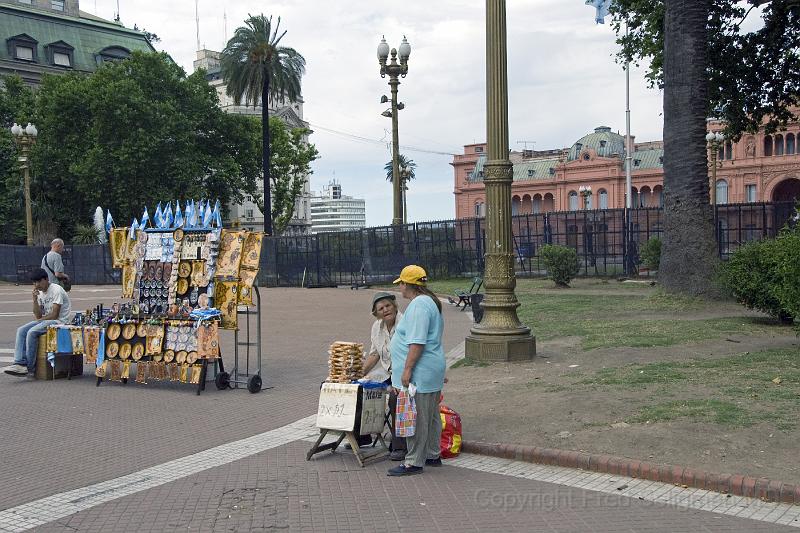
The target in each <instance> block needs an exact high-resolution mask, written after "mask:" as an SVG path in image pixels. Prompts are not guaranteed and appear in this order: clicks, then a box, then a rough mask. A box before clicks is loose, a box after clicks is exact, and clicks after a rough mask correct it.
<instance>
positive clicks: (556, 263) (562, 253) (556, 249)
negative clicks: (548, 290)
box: [539, 244, 579, 287]
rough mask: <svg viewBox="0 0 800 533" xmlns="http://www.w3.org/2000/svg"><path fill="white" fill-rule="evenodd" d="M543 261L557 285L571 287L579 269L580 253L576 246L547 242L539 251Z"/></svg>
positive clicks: (548, 273)
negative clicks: (570, 283) (571, 282)
mask: <svg viewBox="0 0 800 533" xmlns="http://www.w3.org/2000/svg"><path fill="white" fill-rule="evenodd" d="M539 256H540V257H541V258H542V263H543V264H544V267H545V268H546V269H547V275H548V276H550V279H552V280H553V281H554V282H555V284H556V286H558V287H569V282H570V281H572V278H574V277H575V276H576V275H577V274H578V271H579V268H578V253H577V252H576V251H575V249H574V248H570V247H569V246H562V245H560V244H545V245H544V246H542V249H541V251H540V253H539Z"/></svg>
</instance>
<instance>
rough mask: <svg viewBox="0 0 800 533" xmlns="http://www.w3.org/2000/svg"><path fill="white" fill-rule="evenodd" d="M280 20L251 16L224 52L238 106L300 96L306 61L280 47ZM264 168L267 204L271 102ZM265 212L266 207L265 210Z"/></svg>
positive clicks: (268, 228) (264, 114) (265, 116)
mask: <svg viewBox="0 0 800 533" xmlns="http://www.w3.org/2000/svg"><path fill="white" fill-rule="evenodd" d="M280 25H281V19H280V17H278V21H277V23H276V24H275V25H274V26H273V25H272V17H269V18H268V17H266V16H264V15H263V14H262V15H257V16H252V15H251V16H250V17H249V18H248V19H247V20H245V25H244V26H241V27H239V28H237V29H236V33H235V34H234V36H233V37H232V38H231V39H230V40H229V41H228V44H227V45H226V46H225V49H224V50H223V51H222V60H221V66H222V76H223V78H224V80H225V84H226V85H227V94H228V96H231V97H233V100H234V102H235V103H236V105H241V103H242V102H246V103H247V104H249V105H252V106H253V107H256V106H257V105H259V104H260V103H261V102H265V103H269V102H270V100H272V101H279V102H284V101H285V100H289V101H290V102H296V101H297V100H298V99H299V98H300V80H301V78H302V77H303V74H304V73H305V66H306V60H305V59H304V58H303V56H302V55H300V54H299V53H298V52H297V51H296V50H295V49H293V48H289V47H286V46H280V44H279V43H280V41H281V39H283V36H284V35H286V31H284V32H283V33H279V32H280ZM261 124H262V127H261V132H262V148H263V151H262V168H263V171H264V200H263V204H264V205H270V204H271V194H270V193H271V191H270V187H269V184H270V183H271V181H272V180H271V179H270V167H271V165H270V157H271V154H270V146H271V143H270V129H271V127H270V125H269V105H262V106H261ZM262 212H264V211H263V209H262ZM264 214H265V216H264V231H265V232H266V233H269V234H271V233H273V228H272V217H271V213H270V212H269V210H268V211H267V212H264Z"/></svg>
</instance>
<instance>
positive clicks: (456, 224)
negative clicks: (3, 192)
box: [0, 202, 794, 287]
mask: <svg viewBox="0 0 800 533" xmlns="http://www.w3.org/2000/svg"><path fill="white" fill-rule="evenodd" d="M793 214H794V206H793V204H792V203H791V202H786V203H752V204H728V205H720V206H718V207H717V216H716V218H717V240H718V245H719V252H720V256H721V257H722V258H723V259H726V258H727V257H728V256H729V255H730V254H731V253H733V252H734V251H735V250H736V249H737V248H738V247H739V245H740V244H742V243H745V242H747V241H751V240H757V239H761V238H764V237H774V236H775V235H776V234H777V232H778V231H779V230H780V229H781V228H782V227H783V226H784V225H785V224H786V223H787V222H789V221H790V219H791V218H792V216H793ZM626 222H627V223H626ZM512 226H513V244H514V255H515V259H516V261H515V265H516V267H515V270H516V272H517V275H518V276H523V277H525V276H531V277H532V276H544V275H545V273H546V272H545V268H544V266H543V264H542V262H541V259H540V255H539V251H540V249H541V247H542V246H543V245H545V244H562V245H566V246H570V247H572V248H575V250H576V251H577V253H578V257H579V260H580V265H581V275H585V276H614V275H619V274H622V273H623V272H624V271H625V265H626V264H627V265H628V267H629V271H631V269H635V268H636V267H637V266H638V250H639V247H640V246H641V245H642V244H643V243H645V242H647V240H648V239H650V238H651V237H654V236H661V232H662V210H661V209H660V208H641V209H633V210H631V211H630V217H629V220H628V221H626V220H625V212H624V210H622V209H607V210H591V211H567V212H556V213H543V214H535V215H519V216H514V217H513V218H512ZM485 231H486V221H485V220H484V219H482V218H472V219H456V220H444V221H439V222H417V223H414V224H407V225H403V226H400V227H397V228H395V227H393V226H385V227H375V228H365V229H363V230H359V231H348V232H342V233H322V234H317V235H305V236H296V237H272V238H267V239H265V240H264V249H263V252H262V254H261V272H260V274H259V283H260V284H261V285H262V286H295V287H297V286H305V287H323V286H336V285H366V284H375V283H380V282H386V281H391V280H392V279H394V277H396V275H397V273H398V272H399V271H400V269H402V268H403V266H405V265H407V264H410V263H415V264H420V265H423V266H424V267H425V268H426V269H427V270H428V273H429V275H430V277H431V278H433V279H436V278H439V279H441V278H450V277H464V276H473V275H476V274H478V273H480V272H482V271H483V254H484V251H485V242H484V241H485V237H486V235H485ZM628 232H629V234H630V239H629V240H628V243H629V245H628V247H627V249H626V246H625V242H626V233H628ZM46 251H47V250H46V249H45V248H42V247H27V246H11V245H0V279H3V280H5V281H12V282H25V283H27V279H28V273H29V272H30V269H31V268H33V267H34V266H38V265H39V264H40V263H41V258H42V256H43V255H44V253H45V252H46ZM64 266H65V269H66V272H67V274H69V275H70V277H71V278H72V280H73V282H74V283H78V284H109V283H113V284H116V283H119V272H118V271H115V270H114V269H112V268H111V257H110V254H109V252H108V247H107V246H103V245H91V246H69V245H68V246H67V247H66V253H65V254H64Z"/></svg>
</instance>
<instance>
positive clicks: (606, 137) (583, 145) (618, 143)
mask: <svg viewBox="0 0 800 533" xmlns="http://www.w3.org/2000/svg"><path fill="white" fill-rule="evenodd" d="M587 148H591V149H592V150H594V151H595V152H597V155H598V156H600V157H612V156H614V157H619V158H622V157H624V155H625V137H623V136H622V135H620V134H619V133H614V132H612V131H611V128H609V127H608V126H600V127H599V128H595V129H594V133H590V134H589V135H585V136H583V137H581V138H580V139H578V141H577V142H576V143H575V144H573V145H572V148H570V149H569V156H568V157H567V161H575V160H576V159H578V157H580V155H581V152H583V151H584V150H586V149H587Z"/></svg>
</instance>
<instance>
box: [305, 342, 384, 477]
mask: <svg viewBox="0 0 800 533" xmlns="http://www.w3.org/2000/svg"><path fill="white" fill-rule="evenodd" d="M363 356H364V346H363V345H362V344H358V343H352V342H335V343H333V344H332V345H331V348H330V351H329V360H328V365H329V368H330V371H329V373H328V378H327V379H326V380H325V382H324V383H322V386H321V387H320V392H319V406H318V408H317V427H318V428H319V429H320V434H319V438H318V439H317V441H316V442H315V443H314V445H313V446H312V447H311V449H310V450H309V451H308V453H307V454H306V460H307V461H310V460H311V458H312V457H313V456H314V455H316V454H318V453H320V452H324V451H326V450H330V451H331V453H333V452H335V451H336V449H337V448H338V447H339V445H340V444H341V443H342V441H344V440H345V439H347V441H348V442H349V443H350V449H351V450H352V451H353V454H354V455H355V456H356V459H357V460H358V464H360V465H361V466H362V467H363V466H365V465H366V464H368V463H369V462H372V461H376V460H380V459H383V458H384V457H386V455H387V454H388V453H389V449H388V448H387V447H386V443H385V441H384V439H383V429H384V425H385V423H386V399H387V394H386V386H385V385H384V384H383V383H375V382H371V381H365V380H363V379H360V378H362V377H363V368H362V360H363ZM329 434H333V435H334V436H335V439H336V440H333V441H331V442H327V443H325V444H322V441H323V440H325V437H326V436H328V435H329ZM361 435H376V436H377V438H376V442H379V443H380V447H379V448H378V449H377V450H374V451H369V452H365V451H363V450H362V449H361V447H360V446H359V442H358V437H359V436H361Z"/></svg>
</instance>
